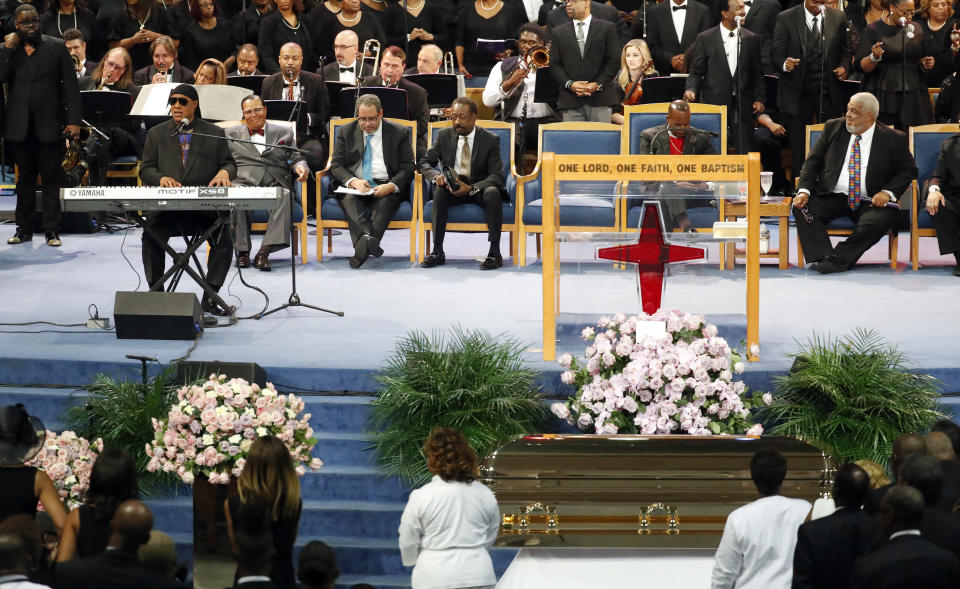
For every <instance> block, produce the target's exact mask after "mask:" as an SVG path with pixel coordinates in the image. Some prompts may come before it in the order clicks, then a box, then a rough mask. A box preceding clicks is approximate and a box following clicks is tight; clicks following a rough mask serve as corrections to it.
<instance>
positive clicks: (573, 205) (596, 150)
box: [517, 122, 621, 266]
mask: <svg viewBox="0 0 960 589" xmlns="http://www.w3.org/2000/svg"><path fill="white" fill-rule="evenodd" d="M620 137H621V129H620V125H614V124H611V123H574V122H570V123H550V124H547V125H540V138H539V142H538V143H539V150H538V152H539V153H540V154H541V160H542V154H544V153H546V152H554V153H556V154H558V155H618V154H619V153H620V143H621V138H620ZM585 159H586V160H589V158H585ZM541 189H542V187H541V185H540V162H539V161H538V163H537V166H536V167H535V168H534V170H533V172H532V173H531V174H530V175H528V176H524V177H522V178H521V184H520V191H519V194H520V197H519V199H518V201H519V203H520V207H521V209H520V243H519V247H518V251H517V257H518V258H519V262H520V265H521V266H523V265H525V264H526V250H527V235H528V234H530V233H533V234H534V235H535V236H536V241H537V256H538V257H539V255H540V234H542V233H543V207H542V200H541ZM619 192H620V185H619V183H618V182H610V181H576V182H560V183H559V193H560V194H568V195H577V194H579V195H582V196H571V197H569V198H563V199H561V200H562V202H561V203H560V206H559V214H560V228H559V230H560V231H597V232H616V231H619V230H620V208H619V207H618V206H617V202H616V199H611V198H609V197H610V196H611V195H614V194H619ZM594 195H595V196H594Z"/></svg>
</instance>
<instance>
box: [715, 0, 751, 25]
mask: <svg viewBox="0 0 960 589" xmlns="http://www.w3.org/2000/svg"><path fill="white" fill-rule="evenodd" d="M719 4H720V22H722V23H723V25H724V26H725V27H727V28H728V29H731V30H732V29H734V28H735V27H736V26H737V20H736V19H737V17H738V16H739V17H740V20H741V22H742V21H743V18H744V17H745V16H747V10H746V7H745V5H744V3H743V0H720V3H719Z"/></svg>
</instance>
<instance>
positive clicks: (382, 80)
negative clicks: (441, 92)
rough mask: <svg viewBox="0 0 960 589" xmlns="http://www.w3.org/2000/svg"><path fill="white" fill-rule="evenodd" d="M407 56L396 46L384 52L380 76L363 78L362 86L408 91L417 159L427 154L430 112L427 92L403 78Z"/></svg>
mask: <svg viewBox="0 0 960 589" xmlns="http://www.w3.org/2000/svg"><path fill="white" fill-rule="evenodd" d="M405 63H407V54H406V53H405V52H404V51H403V49H400V48H399V47H397V46H396V45H391V46H390V47H387V48H386V49H384V50H383V53H382V54H381V55H380V75H379V76H368V77H366V78H363V81H362V82H361V84H360V85H361V86H364V87H369V86H384V87H386V88H400V89H401V90H406V91H407V120H410V121H416V122H417V154H416V155H417V157H419V156H420V155H421V154H424V153H426V152H427V125H428V124H429V123H430V111H429V109H428V108H427V91H426V90H424V89H423V88H421V87H420V86H418V85H417V84H414V83H413V82H411V81H410V80H407V79H405V78H404V77H403V65H404V64H405Z"/></svg>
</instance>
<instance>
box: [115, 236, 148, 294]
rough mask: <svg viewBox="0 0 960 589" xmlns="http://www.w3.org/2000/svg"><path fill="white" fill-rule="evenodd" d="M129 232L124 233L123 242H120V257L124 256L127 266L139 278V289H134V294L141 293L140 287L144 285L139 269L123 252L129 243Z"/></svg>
mask: <svg viewBox="0 0 960 589" xmlns="http://www.w3.org/2000/svg"><path fill="white" fill-rule="evenodd" d="M127 235H128V232H127V231H124V232H123V241H121V242H120V255H121V256H123V259H124V261H126V262H127V266H130V269H131V270H133V273H134V274H135V275H136V276H137V288H135V289H134V292H139V291H140V286H141V284H143V283H142V282H140V272H137V269H136V268H134V267H133V264H132V263H131V262H130V258H128V257H127V254H126V253H124V251H123V246H124V245H125V244H126V243H127Z"/></svg>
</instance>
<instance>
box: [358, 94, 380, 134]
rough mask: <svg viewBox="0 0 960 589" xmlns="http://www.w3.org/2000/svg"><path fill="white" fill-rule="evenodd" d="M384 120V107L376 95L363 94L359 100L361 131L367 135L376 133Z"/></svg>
mask: <svg viewBox="0 0 960 589" xmlns="http://www.w3.org/2000/svg"><path fill="white" fill-rule="evenodd" d="M382 119H383V107H382V105H381V103H380V98H379V97H377V96H376V95H375V94H363V95H361V96H360V97H359V98H357V121H358V122H359V125H360V130H361V131H363V132H364V133H366V134H367V135H369V134H371V133H376V132H377V129H379V128H380V121H381V120H382Z"/></svg>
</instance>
